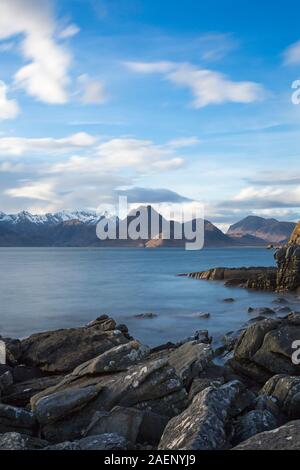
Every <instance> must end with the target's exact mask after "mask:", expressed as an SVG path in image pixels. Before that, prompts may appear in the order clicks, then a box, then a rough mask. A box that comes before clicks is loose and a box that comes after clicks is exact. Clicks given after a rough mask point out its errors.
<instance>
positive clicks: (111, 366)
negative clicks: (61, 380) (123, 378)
mask: <svg viewBox="0 0 300 470" xmlns="http://www.w3.org/2000/svg"><path fill="white" fill-rule="evenodd" d="M149 352H150V349H149V348H148V347H147V346H143V345H141V344H140V343H139V342H138V341H130V342H129V343H126V344H121V345H120V346H115V347H114V348H112V349H109V350H108V351H105V352H104V353H103V354H101V355H100V356H97V357H95V358H94V359H91V360H90V361H88V362H85V363H84V364H81V365H80V366H78V367H76V369H75V370H74V371H73V372H72V375H75V376H77V377H79V376H83V375H96V374H105V373H108V372H120V371H123V370H126V369H128V368H129V367H130V366H132V365H133V364H135V363H137V362H139V361H141V360H142V359H144V358H145V357H146V356H147V355H148V354H149Z"/></svg>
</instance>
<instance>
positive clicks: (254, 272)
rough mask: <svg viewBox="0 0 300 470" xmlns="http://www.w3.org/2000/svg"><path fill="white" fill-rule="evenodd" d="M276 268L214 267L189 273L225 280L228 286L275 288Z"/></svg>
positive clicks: (199, 277) (190, 275)
mask: <svg viewBox="0 0 300 470" xmlns="http://www.w3.org/2000/svg"><path fill="white" fill-rule="evenodd" d="M276 275H277V270H276V268H273V267H270V268H264V267H257V268H256V267H251V268H213V269H209V270H208V271H202V272H196V273H189V274H187V276H188V277H192V278H194V279H205V280H210V281H223V282H224V283H225V285H227V286H241V287H248V288H263V289H268V290H275V288H276Z"/></svg>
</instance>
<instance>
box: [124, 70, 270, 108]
mask: <svg viewBox="0 0 300 470" xmlns="http://www.w3.org/2000/svg"><path fill="white" fill-rule="evenodd" d="M125 65H126V66H127V67H128V68H129V69H130V70H132V71H134V72H138V73H161V74H163V76H164V78H165V79H166V80H168V81H170V82H172V83H173V84H175V85H177V86H181V87H186V88H188V89H190V91H191V92H192V94H193V96H194V100H193V102H192V105H193V106H194V107H195V108H203V107H205V106H208V105H210V104H222V103H227V102H232V103H252V102H254V101H258V100H260V99H262V97H263V95H264V90H263V87H262V86H261V85H260V84H258V83H254V82H250V81H243V82H234V81H232V80H230V79H229V78H228V77H227V76H226V75H224V74H222V73H219V72H215V71H212V70H206V69H198V68H196V67H194V66H193V65H191V64H177V63H172V62H150V63H145V62H126V63H125Z"/></svg>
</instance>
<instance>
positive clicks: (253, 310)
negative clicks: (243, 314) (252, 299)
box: [248, 307, 276, 315]
mask: <svg viewBox="0 0 300 470" xmlns="http://www.w3.org/2000/svg"><path fill="white" fill-rule="evenodd" d="M248 313H255V315H275V313H276V312H275V310H273V309H272V308H269V307H262V308H253V307H249V308H248Z"/></svg>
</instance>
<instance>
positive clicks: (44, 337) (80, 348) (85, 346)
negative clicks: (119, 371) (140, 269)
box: [21, 315, 128, 374]
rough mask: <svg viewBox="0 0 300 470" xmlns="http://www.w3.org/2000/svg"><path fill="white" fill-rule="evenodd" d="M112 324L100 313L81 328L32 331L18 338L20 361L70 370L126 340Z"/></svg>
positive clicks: (59, 370)
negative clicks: (33, 332)
mask: <svg viewBox="0 0 300 470" xmlns="http://www.w3.org/2000/svg"><path fill="white" fill-rule="evenodd" d="M115 327H116V325H115V322H114V321H113V320H112V319H111V318H109V317H107V316H105V315H104V316H102V317H99V318H98V319H97V320H95V321H93V322H92V323H90V324H89V325H87V326H84V327H82V328H70V329H64V330H57V331H50V332H47V333H37V334H34V335H32V336H30V337H29V338H27V339H25V340H23V341H22V342H21V351H22V355H21V362H22V363H24V364H26V365H28V366H32V367H38V368H40V369H41V370H43V371H45V372H51V373H56V374H61V373H67V372H70V371H72V370H73V369H74V368H75V367H77V366H79V365H80V364H82V363H84V362H86V361H89V360H90V359H92V358H94V357H96V356H98V355H99V354H103V353H104V352H105V351H107V350H109V349H111V348H113V347H114V346H118V345H120V344H124V343H127V342H128V339H127V338H126V337H125V336H124V335H123V334H122V333H121V332H120V331H119V330H116V329H115Z"/></svg>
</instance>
